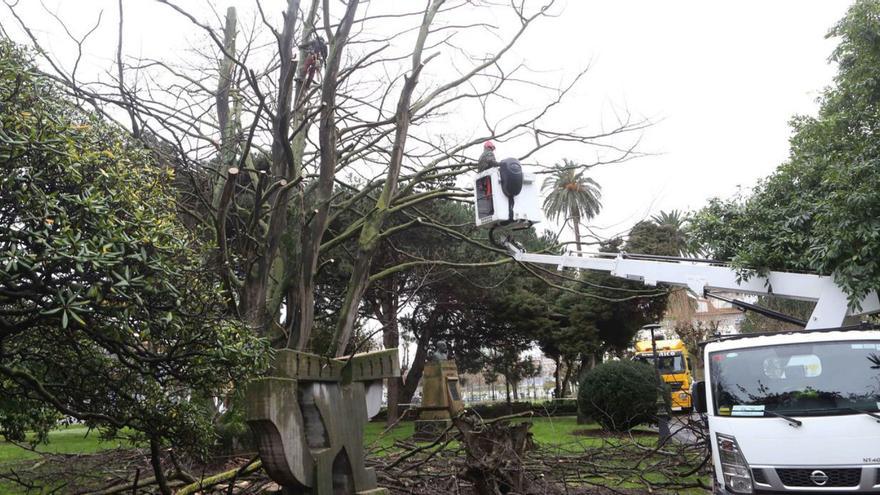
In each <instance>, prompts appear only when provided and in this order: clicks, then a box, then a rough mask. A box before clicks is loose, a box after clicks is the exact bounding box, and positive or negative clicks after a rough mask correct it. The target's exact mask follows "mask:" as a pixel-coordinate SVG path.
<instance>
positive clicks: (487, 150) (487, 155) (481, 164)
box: [477, 141, 498, 172]
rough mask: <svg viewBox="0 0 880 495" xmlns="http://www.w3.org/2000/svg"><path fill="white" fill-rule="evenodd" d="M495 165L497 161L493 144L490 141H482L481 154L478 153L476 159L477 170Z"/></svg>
mask: <svg viewBox="0 0 880 495" xmlns="http://www.w3.org/2000/svg"><path fill="white" fill-rule="evenodd" d="M497 166H498V162H497V161H496V160H495V144H494V143H492V141H486V142H485V143H483V154H482V155H480V159H479V160H478V161H477V172H482V171H483V170H488V169H490V168H492V167H497Z"/></svg>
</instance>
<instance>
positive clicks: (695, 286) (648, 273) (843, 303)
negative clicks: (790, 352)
mask: <svg viewBox="0 0 880 495" xmlns="http://www.w3.org/2000/svg"><path fill="white" fill-rule="evenodd" d="M508 246H509V247H510V248H511V250H513V257H514V258H515V259H516V260H517V261H521V262H524V263H537V264H542V265H555V266H557V267H559V269H562V268H565V267H571V268H581V269H586V270H596V271H601V272H606V273H609V274H611V275H613V276H615V277H620V278H625V279H628V280H635V281H639V282H643V283H644V284H646V285H652V286H653V285H657V284H667V285H674V286H679V287H685V288H687V289H688V290H689V291H690V292H692V293H693V294H695V295H697V296H704V295H705V294H707V293H708V292H710V291H713V290H716V291H723V292H737V293H742V294H750V295H770V296H775V297H783V298H787V299H798V300H802V301H815V302H816V307H815V308H814V309H813V313H812V315H810V318H809V320H808V321H807V326H806V329H807V330H811V329H816V328H831V327H839V326H841V325H842V324H843V321H844V318H846V317H847V316H849V315H851V314H853V315H861V314H868V313H874V312H877V311H880V301H878V298H877V293H876V292H871V293H870V294H869V295H868V296H867V297H865V298H864V299H862V301H861V302H860V305H859V306H860V307H859V308H857V309H855V310H853V309H851V308H850V307H849V302H848V300H847V296H846V294H845V293H844V292H843V290H841V289H840V287H839V286H838V285H837V284H836V283H834V280H833V279H832V278H831V277H827V276H822V275H815V274H809V273H794V272H779V271H771V272H769V273H767V275H766V276H758V275H754V276H752V277H750V278H749V279H748V280H744V279H743V278H742V277H741V276H740V274H739V272H737V270H736V269H734V268H732V267H730V266H726V265H724V264H721V262H715V261H707V260H688V259H686V258H673V257H663V256H644V255H642V256H640V255H629V254H626V253H569V254H563V255H552V254H533V253H526V252H523V251H521V250H519V249H518V248H515V247H512V245H511V244H508ZM578 254H581V256H578Z"/></svg>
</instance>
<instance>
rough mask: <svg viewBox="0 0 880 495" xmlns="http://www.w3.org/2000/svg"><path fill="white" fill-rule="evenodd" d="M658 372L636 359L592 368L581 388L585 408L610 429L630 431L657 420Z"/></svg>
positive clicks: (580, 401) (581, 406)
mask: <svg viewBox="0 0 880 495" xmlns="http://www.w3.org/2000/svg"><path fill="white" fill-rule="evenodd" d="M656 380H657V378H656V374H655V372H654V369H653V368H651V366H649V365H647V364H645V363H639V362H635V361H609V362H607V363H603V364H601V365H599V366H597V367H595V368H593V369H592V370H590V371H589V372H588V373H587V374H586V375H585V376H584V379H583V381H582V382H581V386H580V389H579V390H578V406H579V407H580V409H581V411H582V412H583V413H584V414H586V415H587V416H589V417H590V418H592V419H593V420H595V421H596V422H598V423H599V424H600V425H602V427H603V428H605V429H607V430H610V431H627V430H630V429H631V428H633V427H635V426H638V425H640V424H643V423H646V422H649V421H651V420H653V418H654V416H655V413H656V412H657V382H656Z"/></svg>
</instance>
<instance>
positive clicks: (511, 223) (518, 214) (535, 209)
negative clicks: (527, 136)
mask: <svg viewBox="0 0 880 495" xmlns="http://www.w3.org/2000/svg"><path fill="white" fill-rule="evenodd" d="M501 175H502V174H501V167H492V168H489V169H487V170H484V171H482V172H479V173H478V174H477V177H476V179H475V180H474V211H475V214H476V224H477V226H478V227H507V228H511V229H517V228H527V227H530V226H531V225H532V224H534V223H537V222H539V221H540V220H541V211H540V208H539V206H538V183H537V180H536V179H535V174H529V173H523V174H522V189H521V190H520V191H519V193H518V194H516V195H514V196H513V198H512V202H513V205H512V206H513V207H512V208H511V198H508V196H507V195H506V194H505V189H504V185H503V184H502V179H501Z"/></svg>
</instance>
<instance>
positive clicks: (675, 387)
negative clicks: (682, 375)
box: [666, 382, 684, 390]
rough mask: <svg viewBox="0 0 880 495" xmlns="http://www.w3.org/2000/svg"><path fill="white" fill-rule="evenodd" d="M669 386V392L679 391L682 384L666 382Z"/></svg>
mask: <svg viewBox="0 0 880 495" xmlns="http://www.w3.org/2000/svg"><path fill="white" fill-rule="evenodd" d="M666 384H667V385H669V388H670V389H671V390H681V386H682V385H684V382H666Z"/></svg>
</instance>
